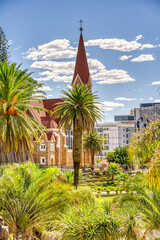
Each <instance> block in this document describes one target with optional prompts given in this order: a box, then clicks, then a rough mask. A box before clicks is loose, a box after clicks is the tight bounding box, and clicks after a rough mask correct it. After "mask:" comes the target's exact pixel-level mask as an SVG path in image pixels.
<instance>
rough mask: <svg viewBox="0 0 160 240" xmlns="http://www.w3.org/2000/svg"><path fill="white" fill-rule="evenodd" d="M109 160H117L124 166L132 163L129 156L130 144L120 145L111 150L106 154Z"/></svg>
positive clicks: (116, 161)
mask: <svg viewBox="0 0 160 240" xmlns="http://www.w3.org/2000/svg"><path fill="white" fill-rule="evenodd" d="M106 159H107V160H108V162H115V163H118V164H121V165H123V166H128V165H130V161H129V157H128V146H118V147H116V148H115V149H114V151H113V152H109V153H107V155H106Z"/></svg>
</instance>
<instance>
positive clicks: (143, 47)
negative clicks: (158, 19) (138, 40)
mask: <svg viewBox="0 0 160 240" xmlns="http://www.w3.org/2000/svg"><path fill="white" fill-rule="evenodd" d="M154 47H155V46H154V45H153V44H143V45H142V47H141V48H140V49H141V50H143V49H145V48H154Z"/></svg>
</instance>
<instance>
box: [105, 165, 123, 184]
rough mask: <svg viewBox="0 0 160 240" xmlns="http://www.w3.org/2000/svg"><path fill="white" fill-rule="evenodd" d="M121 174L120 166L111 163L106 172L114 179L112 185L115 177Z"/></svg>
mask: <svg viewBox="0 0 160 240" xmlns="http://www.w3.org/2000/svg"><path fill="white" fill-rule="evenodd" d="M119 173H120V168H119V166H118V164H116V163H111V164H110V165H109V166H108V167H107V170H106V175H107V176H111V177H112V183H113V184H114V176H115V175H118V174H119Z"/></svg>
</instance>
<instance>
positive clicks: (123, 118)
mask: <svg viewBox="0 0 160 240" xmlns="http://www.w3.org/2000/svg"><path fill="white" fill-rule="evenodd" d="M114 121H115V122H121V123H122V122H124V123H134V111H133V110H131V111H130V114H126V115H114Z"/></svg>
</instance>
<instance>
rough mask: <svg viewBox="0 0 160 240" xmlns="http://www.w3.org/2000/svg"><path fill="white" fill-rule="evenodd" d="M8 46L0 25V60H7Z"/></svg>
mask: <svg viewBox="0 0 160 240" xmlns="http://www.w3.org/2000/svg"><path fill="white" fill-rule="evenodd" d="M8 48H9V45H8V41H7V39H6V36H5V34H4V31H3V29H2V28H1V27H0V62H5V61H8V58H9V53H8Z"/></svg>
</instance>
